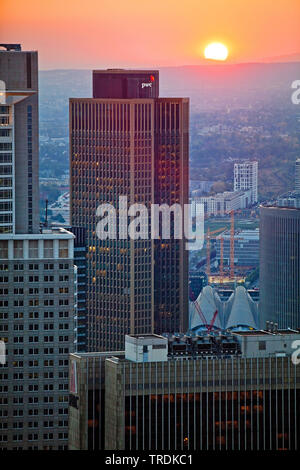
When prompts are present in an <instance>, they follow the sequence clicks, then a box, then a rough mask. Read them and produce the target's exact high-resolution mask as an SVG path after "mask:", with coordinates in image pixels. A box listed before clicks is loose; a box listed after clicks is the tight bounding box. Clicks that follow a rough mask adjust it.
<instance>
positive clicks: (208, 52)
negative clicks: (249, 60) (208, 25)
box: [204, 42, 228, 60]
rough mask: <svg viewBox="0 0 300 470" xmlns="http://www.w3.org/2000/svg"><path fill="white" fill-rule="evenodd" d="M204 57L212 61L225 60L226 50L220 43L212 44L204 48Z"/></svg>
mask: <svg viewBox="0 0 300 470" xmlns="http://www.w3.org/2000/svg"><path fill="white" fill-rule="evenodd" d="M204 57H205V58H206V59H213V60H226V59H227V57H228V49H227V47H226V46H224V44H222V43H221V42H212V43H211V44H208V46H206V48H205V51H204Z"/></svg>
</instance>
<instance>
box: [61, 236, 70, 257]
mask: <svg viewBox="0 0 300 470" xmlns="http://www.w3.org/2000/svg"><path fill="white" fill-rule="evenodd" d="M59 257H60V258H68V240H59Z"/></svg>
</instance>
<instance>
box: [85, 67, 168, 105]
mask: <svg viewBox="0 0 300 470" xmlns="http://www.w3.org/2000/svg"><path fill="white" fill-rule="evenodd" d="M158 93H159V74H158V71H156V70H154V71H149V70H148V71H147V70H122V69H120V70H119V69H112V70H94V71H93V98H102V99H104V98H108V99H113V98H115V99H133V98H158Z"/></svg>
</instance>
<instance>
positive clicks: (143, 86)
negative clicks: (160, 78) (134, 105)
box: [142, 75, 155, 89]
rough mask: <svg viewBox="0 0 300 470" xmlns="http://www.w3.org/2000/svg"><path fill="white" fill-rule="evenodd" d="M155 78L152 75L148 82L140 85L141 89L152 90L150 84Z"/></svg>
mask: <svg viewBox="0 0 300 470" xmlns="http://www.w3.org/2000/svg"><path fill="white" fill-rule="evenodd" d="M154 80H155V78H154V75H150V82H143V83H142V89H143V88H152V83H153V82H154Z"/></svg>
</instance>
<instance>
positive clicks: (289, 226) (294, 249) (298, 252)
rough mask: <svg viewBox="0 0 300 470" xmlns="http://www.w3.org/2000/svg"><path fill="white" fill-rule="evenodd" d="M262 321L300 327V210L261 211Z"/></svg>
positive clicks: (277, 208) (283, 326) (273, 209)
mask: <svg viewBox="0 0 300 470" xmlns="http://www.w3.org/2000/svg"><path fill="white" fill-rule="evenodd" d="M259 311H260V319H261V325H263V324H264V323H265V322H266V321H273V322H276V323H278V325H279V327H280V328H289V327H290V328H299V327H300V209H296V208H292V207H290V208H287V207H261V208H260V305H259Z"/></svg>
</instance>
